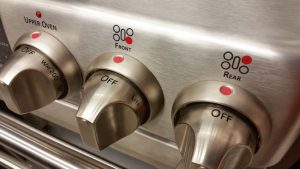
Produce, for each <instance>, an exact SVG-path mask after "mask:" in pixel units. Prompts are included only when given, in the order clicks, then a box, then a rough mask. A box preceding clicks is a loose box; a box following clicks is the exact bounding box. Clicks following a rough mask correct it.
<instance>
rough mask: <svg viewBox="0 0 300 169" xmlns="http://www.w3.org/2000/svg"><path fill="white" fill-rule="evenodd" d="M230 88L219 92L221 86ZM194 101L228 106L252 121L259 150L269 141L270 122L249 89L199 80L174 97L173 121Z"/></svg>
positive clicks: (267, 115)
mask: <svg viewBox="0 0 300 169" xmlns="http://www.w3.org/2000/svg"><path fill="white" fill-rule="evenodd" d="M224 86H225V87H227V88H230V90H231V94H229V95H224V94H223V93H221V91H220V90H221V87H224ZM194 103H215V104H219V105H223V106H225V107H229V108H231V109H233V110H235V111H237V112H239V113H240V114H241V115H242V116H245V117H246V118H247V119H249V121H250V123H252V124H253V125H254V126H255V128H256V130H257V132H258V135H259V152H258V154H259V153H260V151H263V147H264V146H265V145H266V144H268V143H269V142H270V140H269V139H270V134H271V131H272V124H271V120H270V117H269V114H268V112H267V110H266V109H265V107H264V105H262V103H261V102H260V101H259V100H258V99H257V98H256V97H255V96H253V95H252V94H251V93H250V92H249V91H247V90H245V89H243V88H241V87H240V86H237V85H233V84H228V83H225V82H219V81H201V82H197V83H194V84H192V85H190V86H186V88H184V89H183V90H182V91H181V92H180V93H179V94H178V96H177V97H176V100H175V101H174V104H173V108H172V119H173V122H174V120H175V117H176V113H178V112H180V109H182V108H185V107H188V106H189V104H194Z"/></svg>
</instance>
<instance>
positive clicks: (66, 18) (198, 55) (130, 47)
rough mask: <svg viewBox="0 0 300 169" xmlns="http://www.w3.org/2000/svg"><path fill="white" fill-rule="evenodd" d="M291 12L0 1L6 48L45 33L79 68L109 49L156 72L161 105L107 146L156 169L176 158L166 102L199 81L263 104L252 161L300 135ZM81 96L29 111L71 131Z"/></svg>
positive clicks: (259, 162)
mask: <svg viewBox="0 0 300 169" xmlns="http://www.w3.org/2000/svg"><path fill="white" fill-rule="evenodd" d="M299 13H300V2H297V1H287V2H283V1H280V0H275V1H272V2H271V1H258V0H254V1H251V2H244V1H230V2H228V1H223V0H220V1H209V0H204V1H197V0H192V1H189V2H183V1H179V0H176V1H172V2H171V1H159V0H153V1H149V2H142V1H135V0H127V1H125V0H120V1H117V2H110V1H103V0H91V1H88V2H83V1H80V0H73V1H67V0H60V1H58V0H46V1H34V0H11V1H5V0H0V16H1V20H2V24H3V27H4V30H5V33H6V36H7V39H8V42H9V43H8V44H9V45H10V46H14V44H15V43H16V42H17V40H18V39H19V37H20V36H22V35H23V34H24V33H26V32H32V31H44V32H48V33H49V34H51V35H52V36H54V37H55V38H57V39H58V40H59V41H60V42H61V43H62V44H64V45H65V46H66V47H67V48H68V50H69V51H70V52H71V53H72V54H73V56H74V57H75V59H76V61H77V62H78V64H79V66H80V67H81V70H82V73H83V74H85V73H86V71H87V70H88V65H89V64H90V63H92V62H93V60H94V59H95V58H96V57H97V56H99V55H101V54H104V53H112V52H115V53H123V54H125V55H129V56H131V57H133V58H135V59H137V60H138V61H139V62H141V63H143V64H144V65H145V66H146V67H147V68H148V69H149V70H150V71H151V72H152V73H153V74H154V76H155V77H156V79H157V80H158V82H159V84H160V85H161V88H162V91H163V93H164V99H165V104H164V107H163V109H162V110H161V111H160V112H156V113H158V116H157V117H156V118H154V119H153V120H151V121H149V122H148V123H146V124H144V125H143V126H141V127H139V129H138V130H137V131H136V132H135V133H133V134H131V135H129V136H128V137H125V138H124V139H122V140H121V141H119V142H117V143H116V144H114V145H113V147H114V148H116V149H118V150H119V151H122V152H124V153H127V154H129V155H131V156H133V157H135V158H138V159H140V160H143V161H145V162H147V163H150V164H152V165H154V166H157V167H158V168H175V167H176V165H177V164H178V163H179V161H180V160H181V155H180V152H179V151H178V150H177V145H176V144H175V136H174V129H173V121H172V118H171V112H172V106H173V103H174V101H175V99H176V97H177V95H178V94H179V93H180V92H181V91H182V90H183V89H184V88H186V87H187V86H190V85H192V84H195V83H198V82H202V81H219V82H222V83H226V84H232V85H234V86H239V87H241V88H243V89H245V90H246V91H247V92H249V93H251V95H253V96H255V98H257V100H259V102H261V104H262V105H263V107H264V108H265V111H266V112H267V113H266V114H267V116H268V119H269V120H270V130H269V131H268V137H267V138H266V140H264V144H263V146H261V147H260V150H259V151H258V152H257V153H256V154H255V155H254V157H253V161H252V163H251V167H257V168H258V167H267V166H271V165H274V164H276V163H277V162H278V161H279V160H280V159H281V158H282V157H283V155H284V154H285V153H286V151H287V150H288V148H289V147H290V146H291V145H292V144H293V142H294V140H295V139H296V138H297V137H298V135H299V131H300V116H299V108H300V106H299V105H300V104H299V102H300V92H299V91H300V90H299V86H300V66H299V64H300V55H299V54H300V46H299V39H300V22H298V21H299V20H300V15H298V14H299ZM1 31H2V29H1V27H0V37H1V40H0V43H2V42H3V41H5V40H4V39H2V35H1V33H2V32H3V31H2V32H1ZM0 46H1V44H0ZM0 50H1V48H0ZM1 52H2V51H1ZM80 92H81V91H78V93H77V95H76V96H74V97H71V98H67V99H65V100H63V101H56V102H55V103H52V104H50V105H48V106H46V107H44V108H42V109H39V110H37V111H35V112H34V113H35V114H36V115H38V116H40V117H42V118H44V119H47V120H49V121H51V122H54V123H56V124H58V125H60V126H63V127H65V128H67V129H70V130H72V131H75V132H77V133H79V127H78V125H77V122H76V113H77V110H78V106H79V105H80V102H81V99H82V96H81V94H80ZM226 106H228V105H226ZM229 107H231V106H230V105H229ZM253 113H259V112H253ZM229 114H230V113H229ZM252 115H253V114H252ZM253 116H255V114H254V115H253Z"/></svg>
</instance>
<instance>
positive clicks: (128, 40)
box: [125, 36, 133, 45]
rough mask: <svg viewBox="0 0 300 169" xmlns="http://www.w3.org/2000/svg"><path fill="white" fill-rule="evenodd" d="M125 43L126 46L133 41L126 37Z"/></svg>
mask: <svg viewBox="0 0 300 169" xmlns="http://www.w3.org/2000/svg"><path fill="white" fill-rule="evenodd" d="M125 42H126V43H127V44H129V45H131V44H132V42H133V40H132V38H131V37H129V36H127V37H126V38H125Z"/></svg>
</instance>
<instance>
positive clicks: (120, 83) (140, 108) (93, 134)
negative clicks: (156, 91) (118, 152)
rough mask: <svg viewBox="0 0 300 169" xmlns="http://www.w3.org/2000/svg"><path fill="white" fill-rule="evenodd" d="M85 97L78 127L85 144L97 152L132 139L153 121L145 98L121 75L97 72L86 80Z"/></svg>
mask: <svg viewBox="0 0 300 169" xmlns="http://www.w3.org/2000/svg"><path fill="white" fill-rule="evenodd" d="M103 77H104V79H105V81H104V80H102V79H103ZM108 79H111V81H110V82H109V81H108ZM83 94H84V96H83V99H82V102H81V104H80V107H79V110H78V112H77V115H76V118H77V123H78V126H79V130H80V136H81V138H82V141H83V142H84V143H85V144H86V145H88V146H91V147H93V148H95V149H98V150H103V149H104V148H106V147H108V146H109V145H111V144H113V143H114V142H116V141H118V140H120V139H122V138H123V137H126V136H128V135H129V134H131V133H133V132H134V131H135V130H136V129H137V128H138V127H139V126H140V125H141V124H143V123H144V122H145V121H147V119H148V117H149V114H147V112H146V111H147V110H148V103H147V101H146V100H145V98H144V97H143V94H142V93H141V92H140V91H139V90H137V89H136V88H135V86H132V84H131V83H130V82H129V81H128V80H126V78H125V77H123V76H122V75H119V74H117V73H114V72H111V71H104V70H102V71H101V70H98V72H94V73H93V75H91V76H90V77H89V78H88V79H86V83H85V85H84V91H83ZM133 97H134V98H135V100H133V99H132V98H133Z"/></svg>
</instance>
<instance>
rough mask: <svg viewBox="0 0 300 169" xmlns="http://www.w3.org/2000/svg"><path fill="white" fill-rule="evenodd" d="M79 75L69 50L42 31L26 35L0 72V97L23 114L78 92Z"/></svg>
mask: <svg viewBox="0 0 300 169" xmlns="http://www.w3.org/2000/svg"><path fill="white" fill-rule="evenodd" d="M81 85H82V75H81V71H80V68H79V66H78V64H77V62H76V61H75V59H74V57H73V56H72V54H71V53H70V52H69V50H68V49H67V48H66V47H65V46H64V45H63V44H62V43H61V42H60V41H58V40H57V39H56V38H54V37H53V36H51V35H50V34H48V33H45V32H33V33H26V34H24V35H23V36H21V37H20V39H19V40H18V41H17V43H16V45H15V47H14V52H13V54H12V55H11V56H9V59H8V61H7V62H6V63H5V65H4V66H3V67H2V69H1V71H0V95H1V98H2V100H3V101H4V102H5V103H6V105H7V106H8V108H9V109H11V110H12V111H14V112H16V113H19V114H23V113H27V112H30V111H33V110H36V109H39V108H41V107H44V106H46V105H47V104H49V103H51V102H53V101H54V100H55V99H62V98H65V97H66V96H69V95H72V94H73V93H75V92H78V91H80V89H81Z"/></svg>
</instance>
